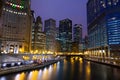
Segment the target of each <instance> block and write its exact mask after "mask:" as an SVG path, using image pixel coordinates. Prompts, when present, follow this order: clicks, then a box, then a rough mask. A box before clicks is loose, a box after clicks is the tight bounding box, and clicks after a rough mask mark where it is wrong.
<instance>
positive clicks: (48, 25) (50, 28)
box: [44, 18, 56, 52]
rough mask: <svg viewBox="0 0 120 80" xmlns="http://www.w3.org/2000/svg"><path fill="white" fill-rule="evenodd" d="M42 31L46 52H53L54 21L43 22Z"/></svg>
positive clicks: (54, 47)
mask: <svg viewBox="0 0 120 80" xmlns="http://www.w3.org/2000/svg"><path fill="white" fill-rule="evenodd" d="M44 31H45V33H46V50H47V51H51V52H55V50H56V46H55V42H56V41H55V38H56V21H55V20H54V19H52V18H50V19H48V20H45V26H44Z"/></svg>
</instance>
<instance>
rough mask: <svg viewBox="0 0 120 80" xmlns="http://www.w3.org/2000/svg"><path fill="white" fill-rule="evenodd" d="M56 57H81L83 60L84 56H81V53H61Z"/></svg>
mask: <svg viewBox="0 0 120 80" xmlns="http://www.w3.org/2000/svg"><path fill="white" fill-rule="evenodd" d="M57 56H65V57H81V58H84V57H85V56H86V55H85V54H81V53H78V54H77V53H75V54H71V53H62V54H57Z"/></svg>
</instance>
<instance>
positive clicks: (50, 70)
mask: <svg viewBox="0 0 120 80" xmlns="http://www.w3.org/2000/svg"><path fill="white" fill-rule="evenodd" d="M119 74H120V69H117V68H111V67H108V66H105V65H100V64H96V63H91V62H89V61H84V60H83V59H82V58H78V57H77V58H76V57H74V58H70V59H65V60H64V61H60V62H57V63H55V64H53V65H50V66H47V67H45V68H42V69H40V70H32V71H30V72H22V73H19V74H10V75H7V76H2V77H0V80H120V76H119Z"/></svg>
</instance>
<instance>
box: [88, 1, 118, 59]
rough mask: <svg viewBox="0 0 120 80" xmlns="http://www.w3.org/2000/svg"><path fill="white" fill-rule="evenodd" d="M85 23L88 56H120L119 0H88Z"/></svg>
mask: <svg viewBox="0 0 120 80" xmlns="http://www.w3.org/2000/svg"><path fill="white" fill-rule="evenodd" d="M87 23H88V39H89V46H88V49H89V51H88V52H89V54H90V56H99V57H110V56H112V57H116V56H120V0H89V1H88V3H87Z"/></svg>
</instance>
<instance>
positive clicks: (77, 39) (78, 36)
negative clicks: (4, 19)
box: [73, 24, 82, 52]
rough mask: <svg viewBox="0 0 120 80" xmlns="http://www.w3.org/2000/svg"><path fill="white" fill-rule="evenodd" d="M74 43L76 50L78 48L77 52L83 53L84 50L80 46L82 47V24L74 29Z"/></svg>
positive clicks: (76, 25)
mask: <svg viewBox="0 0 120 80" xmlns="http://www.w3.org/2000/svg"><path fill="white" fill-rule="evenodd" d="M73 42H74V48H75V47H76V52H79V51H82V48H81V47H80V45H82V25H81V24H75V25H74V27H73ZM75 43H76V46H75ZM74 51H75V50H74Z"/></svg>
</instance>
